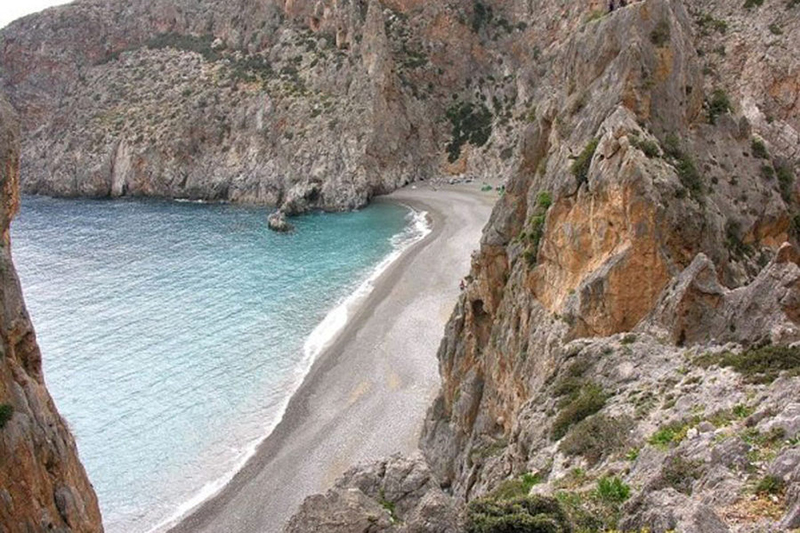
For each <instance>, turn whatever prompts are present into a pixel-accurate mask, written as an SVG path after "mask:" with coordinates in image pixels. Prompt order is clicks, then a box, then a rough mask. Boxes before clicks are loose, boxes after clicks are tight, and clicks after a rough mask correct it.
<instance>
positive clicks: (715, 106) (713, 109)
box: [707, 89, 733, 124]
mask: <svg viewBox="0 0 800 533" xmlns="http://www.w3.org/2000/svg"><path fill="white" fill-rule="evenodd" d="M707 104H708V123H709V124H716V123H717V117H719V116H720V115H723V114H725V113H729V112H730V111H731V110H732V109H733V106H731V101H730V99H729V98H728V93H726V92H725V91H723V90H722V89H715V90H714V92H713V93H711V98H710V99H709V100H708V102H707Z"/></svg>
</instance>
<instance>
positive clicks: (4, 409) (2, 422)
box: [0, 403, 14, 429]
mask: <svg viewBox="0 0 800 533" xmlns="http://www.w3.org/2000/svg"><path fill="white" fill-rule="evenodd" d="M12 416H14V406H13V405H11V404H8V403H2V404H0V429H3V428H4V427H6V424H8V421H9V420H11V417H12Z"/></svg>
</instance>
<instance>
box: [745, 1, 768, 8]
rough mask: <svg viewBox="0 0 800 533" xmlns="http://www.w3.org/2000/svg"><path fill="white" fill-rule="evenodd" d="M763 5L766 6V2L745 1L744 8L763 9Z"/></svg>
mask: <svg viewBox="0 0 800 533" xmlns="http://www.w3.org/2000/svg"><path fill="white" fill-rule="evenodd" d="M762 4H764V0H745V2H744V8H745V9H752V8H754V7H761V5H762Z"/></svg>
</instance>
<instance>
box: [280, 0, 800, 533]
mask: <svg viewBox="0 0 800 533" xmlns="http://www.w3.org/2000/svg"><path fill="white" fill-rule="evenodd" d="M628 4H629V5H628V6H626V7H624V8H622V9H618V10H615V11H614V12H613V13H607V12H605V10H604V9H603V8H604V4H601V3H596V4H592V3H587V5H585V6H583V8H584V11H583V12H582V14H581V15H580V16H578V17H576V18H573V19H570V20H572V21H575V20H578V21H579V22H578V23H577V24H574V25H572V26H570V27H568V28H565V27H564V23H563V15H564V12H563V11H560V10H559V9H558V8H557V7H556V6H554V5H553V3H545V2H541V3H537V7H538V8H539V9H538V18H537V23H538V24H539V25H542V26H544V27H551V28H558V30H554V31H551V32H550V33H548V34H547V37H548V38H549V39H550V44H549V45H544V46H543V47H542V49H541V51H540V55H539V59H538V60H537V61H536V62H534V63H531V64H529V67H528V68H530V69H531V70H535V72H536V76H535V77H534V76H525V75H523V74H520V75H518V77H517V82H516V83H517V90H518V91H519V93H520V94H525V95H526V98H527V101H528V102H529V103H530V106H531V108H532V112H531V113H530V114H529V125H528V126H527V127H526V129H525V131H524V133H522V134H521V139H520V143H519V148H518V151H517V152H516V154H517V155H516V156H515V158H514V159H515V167H514V170H513V171H512V172H511V173H510V178H509V181H508V183H507V187H506V193H505V195H504V196H503V197H502V198H501V199H500V200H499V201H498V204H497V206H496V207H495V209H494V212H493V214H492V218H491V220H490V222H489V224H488V225H487V227H486V228H485V230H484V235H483V238H482V242H481V247H480V250H479V251H478V252H477V253H476V254H475V255H474V256H473V263H472V271H471V273H470V277H469V280H470V282H469V284H468V286H467V288H466V290H465V291H464V293H463V295H462V297H461V300H460V301H459V303H458V305H457V307H456V309H455V311H454V314H453V316H452V318H451V320H450V323H449V324H448V326H447V329H446V333H445V338H444V340H443V341H442V345H441V347H440V350H439V354H438V356H439V361H440V370H441V374H442V379H443V386H442V391H441V393H440V395H439V398H438V399H437V400H436V402H435V404H434V405H433V407H432V408H431V410H430V412H429V415H428V418H427V420H426V423H425V430H424V432H423V436H422V440H421V448H422V451H423V453H424V456H425V461H424V462H423V464H424V467H423V466H419V467H418V468H429V469H430V471H431V472H432V475H433V476H434V478H435V479H437V480H438V481H439V485H440V488H441V490H444V493H445V494H446V495H447V496H449V497H450V503H449V504H447V503H442V500H441V499H440V498H439V496H438V493H437V492H436V489H435V488H434V489H430V491H413V490H411V487H409V488H407V489H406V490H405V491H401V496H402V501H403V509H402V512H401V511H398V509H397V508H395V507H394V506H393V505H392V503H393V501H392V500H390V499H388V498H387V497H386V496H385V493H384V494H381V493H380V492H379V491H378V493H377V496H376V491H375V490H374V487H373V486H372V485H367V486H365V485H363V484H362V483H361V482H359V481H358V479H359V474H358V472H359V471H360V470H359V469H356V470H355V471H354V472H351V473H349V474H348V475H346V476H345V478H344V479H342V480H341V481H340V482H339V484H337V486H336V487H335V488H334V489H332V490H331V491H330V492H329V493H328V494H327V495H326V496H325V497H324V499H321V498H316V499H309V500H307V501H306V502H305V504H304V505H303V507H302V508H301V510H300V511H299V513H298V515H297V516H296V517H295V519H294V521H293V522H292V524H291V525H290V527H289V528H288V531H302V527H298V526H297V524H302V523H303V521H304V520H305V519H306V518H310V517H312V516H317V517H319V516H323V517H324V516H328V517H331V516H334V515H335V516H336V517H337V519H336V520H335V521H330V522H327V523H325V526H324V527H320V528H319V529H317V530H318V531H442V532H444V531H461V530H467V531H481V532H484V531H601V530H615V529H621V530H625V531H644V530H648V531H658V532H664V531H672V530H675V531H682V532H701V531H702V532H709V531H713V532H717V531H718V532H727V531H788V530H792V529H793V528H797V527H798V526H800V500H798V496H800V483H799V482H800V453H799V452H798V447H797V438H798V430H800V403H798V396H797V391H798V390H800V378H798V374H800V350H799V349H798V344H797V342H798V341H800V337H798V336H799V335H800V322H798V314H797V311H798V302H799V301H798V292H797V291H798V288H800V285H798V280H800V277H799V276H800V266H798V253H797V250H796V246H797V226H796V220H797V219H796V217H795V214H796V212H797V211H796V209H797V194H796V192H797V191H796V184H795V177H796V175H797V164H798V161H797V157H798V148H800V146H799V145H798V137H797V132H798V125H799V124H798V120H799V119H800V113H799V112H798V111H800V109H799V108H798V90H797V84H796V81H797V75H796V73H797V66H798V65H797V60H796V57H794V56H793V55H792V54H791V52H790V50H792V49H796V46H797V44H798V39H800V35H798V27H800V26H799V25H798V24H797V21H798V17H800V9H798V6H797V3H796V2H794V3H793V2H788V3H787V2H769V1H765V2H763V3H762V2H747V5H746V6H745V5H744V4H742V3H741V2H734V1H730V2H725V1H709V2H693V3H691V5H689V4H687V3H684V2H681V1H679V0H646V1H643V2H634V3H630V2H629V3H628ZM397 461H399V459H394V460H393V461H389V462H388V463H386V467H385V468H386V470H385V474H384V478H383V479H384V481H383V483H391V479H393V477H395V476H397V475H398V474H397V472H395V471H393V470H392V469H391V468H390V466H391V465H392V464H394V463H396V462H397ZM375 468H376V467H375V466H372V467H366V468H365V469H362V470H364V471H367V472H369V471H372V469H375ZM390 486H392V485H391V484H390ZM393 492H394V494H397V492H398V491H397V490H396V489H393ZM403 494H405V495H406V496H403ZM429 494H431V495H435V496H429ZM407 495H412V496H413V498H412V499H411V501H409V497H408V496H407ZM429 497H435V498H436V501H437V502H438V505H439V506H440V507H443V508H445V509H446V510H443V511H441V512H440V513H438V514H436V516H440V517H447V516H452V513H454V512H455V513H457V514H459V518H458V520H457V524H455V525H454V524H453V522H442V523H436V522H435V521H430V520H428V521H426V520H424V519H423V520H421V519H420V518H419V517H420V516H421V514H420V513H421V511H424V510H426V509H428V506H427V503H426V502H427V498H429ZM337 498H343V499H344V498H346V499H347V502H348V503H347V505H343V504H341V503H338V502H337ZM359 498H366V500H361V501H360V500H359ZM369 502H372V503H369ZM376 502H377V504H378V505H377V506H376V505H375V503H376ZM381 506H382V507H383V509H381ZM326 513H328V514H326ZM382 513H383V514H382ZM386 514H388V515H389V523H388V524H387V523H383V522H382V521H381V517H384V516H386ZM422 514H423V515H424V513H422ZM364 516H374V520H373V522H371V524H372V525H371V526H370V527H367V528H363V529H361V528H358V527H356V528H355V529H353V528H351V529H348V527H349V525H352V524H354V523H355V522H350V520H351V519H354V518H355V517H360V518H363V517H364ZM311 523H314V524H318V523H320V521H319V520H318V521H317V522H313V521H312V522H311ZM437 524H438V525H437ZM337 528H339V529H337Z"/></svg>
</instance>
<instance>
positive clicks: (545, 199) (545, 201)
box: [536, 191, 553, 210]
mask: <svg viewBox="0 0 800 533" xmlns="http://www.w3.org/2000/svg"><path fill="white" fill-rule="evenodd" d="M551 205H553V197H552V196H551V195H550V193H549V192H547V191H541V192H539V194H538V196H536V206H537V207H541V208H542V209H545V210H547V209H549V208H550V206H551Z"/></svg>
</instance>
